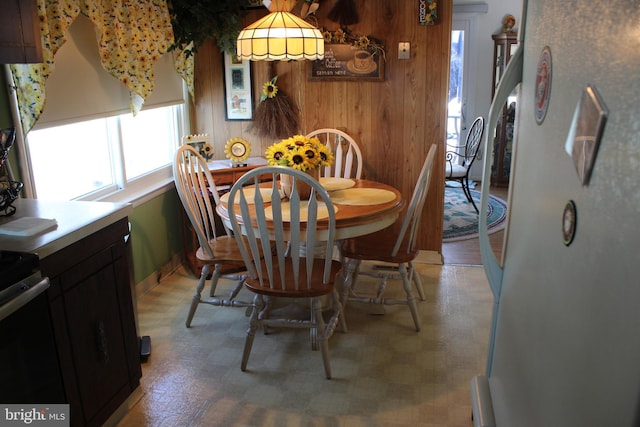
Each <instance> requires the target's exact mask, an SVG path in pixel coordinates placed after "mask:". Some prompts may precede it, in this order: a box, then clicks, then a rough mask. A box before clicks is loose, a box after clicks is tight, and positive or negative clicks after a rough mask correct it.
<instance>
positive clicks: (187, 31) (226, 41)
mask: <svg viewBox="0 0 640 427" xmlns="http://www.w3.org/2000/svg"><path fill="white" fill-rule="evenodd" d="M168 5H169V13H170V15H171V24H172V26H173V34H174V38H175V41H174V44H173V45H172V46H171V49H185V48H186V49H185V54H186V55H191V54H193V53H195V52H196V51H197V49H198V47H199V46H201V45H202V44H203V43H204V42H205V41H206V40H207V39H209V38H214V39H216V42H217V43H218V46H219V47H220V49H221V50H222V51H223V52H234V51H235V43H236V38H237V37H238V34H239V33H240V30H241V29H242V26H241V24H242V18H243V17H244V15H245V13H246V11H247V5H248V2H247V1H241V0H198V1H193V0H169V2H168ZM190 43H193V45H192V46H189V45H190Z"/></svg>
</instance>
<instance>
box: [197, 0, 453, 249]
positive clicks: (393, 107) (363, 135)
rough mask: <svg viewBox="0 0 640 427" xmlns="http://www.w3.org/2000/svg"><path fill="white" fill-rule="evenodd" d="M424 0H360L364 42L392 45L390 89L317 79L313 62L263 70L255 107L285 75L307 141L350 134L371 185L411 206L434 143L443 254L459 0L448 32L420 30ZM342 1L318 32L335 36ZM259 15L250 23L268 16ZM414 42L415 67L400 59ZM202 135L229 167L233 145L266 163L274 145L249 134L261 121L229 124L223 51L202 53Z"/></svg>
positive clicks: (433, 200)
mask: <svg viewBox="0 0 640 427" xmlns="http://www.w3.org/2000/svg"><path fill="white" fill-rule="evenodd" d="M418 3H419V1H418V0H366V1H365V0H356V4H357V5H358V10H359V14H360V22H359V23H358V24H355V25H353V26H351V29H352V31H353V32H354V33H356V34H364V35H372V36H375V37H377V38H379V39H381V40H383V41H384V44H385V47H386V59H387V61H386V65H385V79H384V81H381V82H370V81H365V82H357V81H355V82H354V81H309V79H308V75H309V72H308V68H307V67H308V63H307V62H305V61H302V62H275V63H267V62H254V63H253V64H252V67H253V87H254V99H255V100H256V102H259V99H260V94H261V91H262V85H263V83H265V82H266V81H268V80H269V79H271V77H273V74H272V73H275V74H277V75H278V76H279V77H278V83H277V84H278V87H279V88H280V89H281V90H282V91H284V93H286V94H287V95H288V96H289V97H290V98H292V99H293V100H295V101H296V102H297V103H298V105H299V106H300V109H301V127H302V128H301V129H300V133H303V134H304V133H307V132H309V131H311V130H313V129H317V128H321V127H340V128H345V129H346V131H347V132H348V133H349V134H351V135H352V136H353V137H354V138H355V139H356V141H357V142H358V144H359V145H360V147H361V149H362V152H363V156H364V164H365V167H364V173H363V175H364V177H365V178H368V179H373V180H377V181H382V182H385V183H388V184H391V185H393V186H395V187H396V188H398V189H400V190H401V192H402V193H403V194H404V195H405V196H406V197H407V198H409V197H410V196H411V193H412V191H413V186H414V184H415V182H416V180H417V178H418V175H419V173H420V168H421V167H422V163H423V161H424V159H425V157H426V154H427V151H428V149H429V147H430V145H431V144H437V145H438V147H439V148H438V154H437V157H436V163H435V166H434V172H433V177H432V182H431V187H430V189H429V195H428V198H427V202H426V204H425V211H424V214H423V217H422V218H423V225H422V228H421V231H420V238H419V245H420V248H421V249H425V250H430V251H436V252H438V253H441V249H442V218H443V212H444V165H443V164H444V146H445V143H446V123H447V120H446V116H447V111H446V100H447V90H448V84H449V83H448V81H449V46H450V43H451V13H452V0H439V1H438V18H439V19H438V24H437V25H435V26H421V25H419V24H418ZM333 4H334V1H332V0H322V1H321V7H320V10H319V13H318V25H319V26H321V27H322V26H324V27H326V28H328V29H331V30H335V29H337V28H338V24H336V23H334V22H332V21H330V20H329V19H327V18H326V15H327V13H328V12H329V10H330V9H331V7H332V6H333ZM265 14H266V9H264V10H262V9H259V10H252V11H250V14H249V16H248V17H247V19H246V21H247V22H246V24H248V23H250V22H253V20H255V19H257V18H259V17H261V16H264V15H265ZM401 41H403V42H406V41H408V42H410V43H411V59H410V60H399V59H398V43H399V42H401ZM192 112H193V123H194V128H193V132H195V133H204V132H206V133H209V135H211V137H212V141H213V143H214V150H215V151H214V156H215V158H217V159H218V158H219V159H223V158H224V157H225V156H224V146H225V143H226V141H227V140H228V139H229V138H232V137H242V138H245V139H247V140H248V141H249V142H250V143H251V144H252V147H253V151H252V155H264V150H265V149H266V147H267V146H268V145H270V144H271V143H273V142H274V141H271V140H265V139H262V138H259V137H257V136H256V135H255V134H252V133H251V132H250V131H249V127H250V125H251V122H248V121H225V112H224V89H223V77H222V55H221V53H220V51H219V50H218V48H217V46H216V45H215V43H207V44H206V45H204V46H202V47H201V48H200V50H199V51H198V53H197V54H196V71H195V100H194V105H193V110H192Z"/></svg>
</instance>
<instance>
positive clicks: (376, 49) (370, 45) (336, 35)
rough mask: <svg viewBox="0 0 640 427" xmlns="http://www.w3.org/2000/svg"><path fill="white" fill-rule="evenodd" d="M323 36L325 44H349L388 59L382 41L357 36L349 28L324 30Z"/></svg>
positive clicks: (370, 37)
mask: <svg viewBox="0 0 640 427" xmlns="http://www.w3.org/2000/svg"><path fill="white" fill-rule="evenodd" d="M322 35H323V37H324V42H325V43H329V44H349V45H351V46H353V47H355V48H356V49H364V50H366V51H368V52H369V53H371V54H372V55H380V56H381V57H382V58H383V59H386V57H385V51H384V45H383V43H382V41H381V40H379V39H377V38H375V37H372V36H363V35H359V34H355V33H353V32H352V31H351V30H350V29H349V28H347V27H341V28H338V29H337V30H333V31H331V30H327V29H326V28H322Z"/></svg>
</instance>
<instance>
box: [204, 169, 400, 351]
mask: <svg viewBox="0 0 640 427" xmlns="http://www.w3.org/2000/svg"><path fill="white" fill-rule="evenodd" d="M319 182H320V184H321V185H322V187H323V188H324V189H325V190H327V192H328V193H329V197H330V198H331V202H332V204H333V207H334V211H335V217H336V226H335V234H334V238H335V241H339V240H343V239H348V238H352V237H358V236H362V235H365V234H369V233H374V232H376V231H379V230H382V229H384V228H386V227H389V226H391V225H392V224H393V223H394V222H395V221H396V220H397V218H398V216H399V215H400V213H401V212H402V210H403V207H404V203H405V202H404V200H403V198H402V194H401V193H400V192H399V191H398V190H397V189H396V188H394V187H393V186H391V185H388V184H384V183H381V182H377V181H372V180H366V179H353V178H338V177H324V178H323V177H321V178H319ZM272 188H273V183H272V182H262V183H260V184H259V190H260V193H261V196H262V197H263V198H264V197H271V194H272ZM242 191H243V192H244V193H245V197H246V199H247V201H249V202H250V201H251V199H252V198H253V196H255V187H254V186H252V185H250V186H247V187H245V188H244V189H243V190H242ZM228 196H229V193H227V194H224V195H223V196H222V197H221V198H220V203H219V204H218V206H217V207H216V211H217V213H218V215H220V218H221V219H222V221H223V222H224V223H225V225H226V226H227V227H229V228H231V222H230V220H229V210H228ZM280 197H281V198H282V199H286V197H285V195H284V192H282V190H280ZM283 202H284V203H283V205H285V204H286V200H283ZM301 202H302V201H301ZM236 203H237V202H236ZM265 206H266V204H265ZM300 207H301V209H304V208H305V203H300ZM283 208H284V206H283ZM265 209H266V210H268V209H269V207H268V206H266V207H265ZM284 211H285V209H283V220H284V221H285V222H286V217H287V215H286V213H285V212H284ZM252 216H253V214H252ZM300 216H301V217H304V214H303V212H301V215H300ZM266 217H267V218H268V217H269V215H268V213H267V215H266ZM318 217H319V219H321V218H322V213H321V212H320V210H319V211H318ZM327 217H328V214H327ZM237 218H238V221H239V222H241V221H242V219H241V217H240V216H239V215H237ZM324 225H326V224H323V223H322V221H319V222H318V224H317V227H316V230H317V232H316V235H315V239H316V241H323V240H324V241H326V227H324ZM241 228H243V229H244V227H241ZM301 228H302V229H303V230H304V223H302V224H301ZM301 231H302V230H301ZM285 234H286V229H285ZM302 234H304V233H302ZM285 237H286V236H285ZM380 243H381V244H385V243H387V242H380ZM335 256H339V254H338V253H336V254H335ZM344 273H345V271H344V270H343V271H342V272H341V274H340V280H339V281H338V283H337V287H338V293H339V294H340V295H341V296H342V295H344V289H343V287H344V286H345V280H346V277H345V276H344ZM290 306H291V305H288V306H285V307H284V308H282V310H290ZM344 327H345V331H344V332H346V325H344ZM311 342H312V348H313V349H314V350H317V349H318V346H317V340H316V336H315V333H314V332H313V331H312V332H311Z"/></svg>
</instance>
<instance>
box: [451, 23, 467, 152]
mask: <svg viewBox="0 0 640 427" xmlns="http://www.w3.org/2000/svg"><path fill="white" fill-rule="evenodd" d="M471 24H472V22H471V19H459V18H458V19H456V18H455V17H454V19H453V22H452V29H451V56H450V63H449V64H450V65H449V93H448V97H447V150H448V151H455V148H454V147H459V146H460V145H461V144H463V143H464V139H465V137H466V130H467V106H468V105H469V88H468V86H469V85H468V82H469V66H468V64H470V61H469V56H470V54H469V52H470V50H471V49H470V44H471V43H470V40H471V38H470V34H471Z"/></svg>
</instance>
